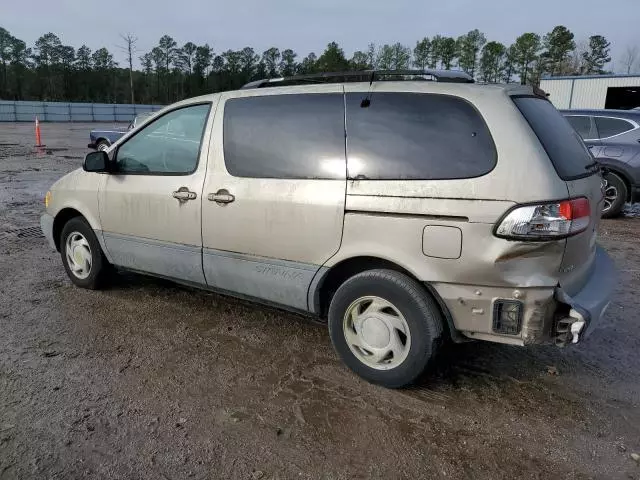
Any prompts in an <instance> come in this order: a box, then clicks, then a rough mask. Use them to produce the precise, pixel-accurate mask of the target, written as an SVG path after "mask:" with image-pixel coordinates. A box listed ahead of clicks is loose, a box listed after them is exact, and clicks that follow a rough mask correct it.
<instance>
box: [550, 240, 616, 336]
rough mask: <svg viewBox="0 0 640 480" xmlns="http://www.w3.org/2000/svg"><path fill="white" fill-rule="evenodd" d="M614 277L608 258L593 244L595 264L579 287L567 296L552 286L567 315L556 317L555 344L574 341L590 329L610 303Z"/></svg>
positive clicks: (610, 261) (559, 288)
mask: <svg viewBox="0 0 640 480" xmlns="http://www.w3.org/2000/svg"><path fill="white" fill-rule="evenodd" d="M617 276H618V275H617V271H616V268H615V265H614V264H613V260H611V257H609V255H608V254H607V252H605V251H604V250H603V249H602V248H601V247H596V258H595V266H594V269H593V271H592V273H591V276H590V277H589V280H588V281H587V283H586V284H585V285H584V287H582V290H580V291H579V292H578V293H576V294H574V295H571V296H570V295H568V294H567V293H566V292H565V291H564V290H563V289H562V287H558V288H556V291H555V294H554V297H555V299H556V300H557V301H558V302H559V304H560V306H562V305H566V306H567V307H569V312H568V314H566V315H561V316H560V318H558V319H557V322H556V328H555V334H556V339H555V340H556V344H558V345H563V344H566V343H578V342H580V341H582V340H584V339H585V338H586V337H588V336H589V335H590V334H591V332H593V330H594V328H595V326H596V325H597V324H598V323H599V322H600V320H601V319H602V317H603V316H604V313H605V311H606V310H607V307H608V306H609V303H610V302H611V297H612V296H613V290H614V288H615V282H616V280H617Z"/></svg>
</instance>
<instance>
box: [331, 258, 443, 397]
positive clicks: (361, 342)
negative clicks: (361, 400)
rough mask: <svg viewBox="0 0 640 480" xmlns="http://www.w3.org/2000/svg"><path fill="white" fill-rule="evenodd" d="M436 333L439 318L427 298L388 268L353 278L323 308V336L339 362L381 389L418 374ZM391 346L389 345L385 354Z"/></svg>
mask: <svg viewBox="0 0 640 480" xmlns="http://www.w3.org/2000/svg"><path fill="white" fill-rule="evenodd" d="M369 302H370V303H369ZM385 302H386V303H387V304H388V306H385ZM367 313H370V315H368V316H367ZM401 326H402V328H405V329H408V332H404V335H403V330H402V329H401V328H396V327H401ZM442 331H443V318H442V314H441V312H440V309H439V308H438V305H437V304H436V302H435V300H434V299H433V298H432V297H431V295H430V294H429V293H428V292H427V291H426V290H425V289H424V287H422V286H421V285H420V284H419V283H418V282H416V281H415V280H414V279H412V278H410V277H408V276H407V275H405V274H403V273H400V272H396V271H393V270H369V271H366V272H362V273H359V274H357V275H354V276H353V277H351V278H349V279H348V280H347V281H345V282H344V283H343V284H342V285H341V286H340V287H339V288H338V290H337V291H336V293H335V295H334V296H333V298H332V299H331V305H330V306H329V335H330V336H331V341H332V343H333V346H334V348H335V350H336V352H337V353H338V355H340V358H341V359H342V361H343V362H344V363H345V364H346V365H347V366H348V367H349V368H350V369H351V370H353V371H354V372H355V373H357V374H358V375H360V376H361V377H362V378H364V379H365V380H367V381H369V382H371V383H375V384H378V385H382V386H384V387H387V388H400V387H404V386H407V385H409V384H411V383H413V382H414V381H415V380H416V379H417V378H418V377H419V376H420V375H421V374H422V373H423V372H424V370H425V369H426V368H427V365H428V364H429V361H430V360H431V359H432V358H433V357H434V356H435V355H436V352H437V349H438V346H439V345H440V339H441V337H442ZM393 339H395V342H394V340H393ZM354 340H355V341H354ZM398 340H399V342H400V343H398ZM367 341H368V342H369V343H368V342H367ZM385 342H387V343H386V346H385ZM391 345H395V347H394V348H391V350H392V351H391V352H389V353H386V354H385V353H384V352H385V350H387V349H389V348H390V346H391ZM381 346H382V347H381ZM379 347H380V348H379Z"/></svg>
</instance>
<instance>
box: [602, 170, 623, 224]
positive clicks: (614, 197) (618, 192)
mask: <svg viewBox="0 0 640 480" xmlns="http://www.w3.org/2000/svg"><path fill="white" fill-rule="evenodd" d="M626 201H627V185H626V184H625V183H624V180H622V178H620V177H619V176H618V175H616V174H615V173H612V172H609V173H607V174H606V175H605V177H604V208H603V209H602V218H614V217H617V216H619V215H620V213H621V212H622V209H623V208H624V204H625V202H626Z"/></svg>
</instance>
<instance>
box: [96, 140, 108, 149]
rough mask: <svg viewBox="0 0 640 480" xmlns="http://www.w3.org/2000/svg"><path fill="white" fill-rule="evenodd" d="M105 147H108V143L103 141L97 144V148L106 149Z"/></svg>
mask: <svg viewBox="0 0 640 480" xmlns="http://www.w3.org/2000/svg"><path fill="white" fill-rule="evenodd" d="M107 148H109V145H107V144H106V143H104V142H103V143H101V144H100V145H98V150H106V149H107Z"/></svg>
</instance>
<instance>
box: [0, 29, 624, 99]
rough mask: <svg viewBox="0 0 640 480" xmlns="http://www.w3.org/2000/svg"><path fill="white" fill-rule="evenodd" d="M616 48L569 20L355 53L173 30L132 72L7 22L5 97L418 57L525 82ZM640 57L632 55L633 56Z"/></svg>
mask: <svg viewBox="0 0 640 480" xmlns="http://www.w3.org/2000/svg"><path fill="white" fill-rule="evenodd" d="M123 38H125V37H123ZM483 47H484V48H483ZM541 50H543V51H542V53H540V52H541ZM609 50H610V44H609V42H608V41H607V40H606V39H605V38H604V37H602V36H600V35H594V36H592V37H590V39H589V47H588V48H587V49H585V50H584V51H582V50H581V51H580V53H577V52H576V51H575V42H574V36H573V34H572V33H571V32H570V31H569V30H568V29H567V28H566V27H564V26H557V27H555V28H554V29H553V30H552V31H551V32H549V33H548V34H546V35H545V36H544V40H543V41H542V40H541V38H540V36H539V35H537V34H535V33H525V34H523V35H521V36H520V37H518V39H517V40H516V41H515V43H514V44H513V45H511V46H510V47H509V48H506V47H505V46H504V45H502V44H500V43H498V42H489V43H486V38H485V35H484V34H483V33H482V32H480V31H478V30H472V31H470V32H469V33H467V34H466V35H463V36H461V37H459V38H458V40H457V41H456V40H455V39H454V38H451V37H444V36H442V35H434V36H432V37H431V38H429V37H427V36H425V37H423V38H422V39H421V40H418V41H417V42H416V43H415V47H414V48H413V49H411V48H409V47H407V46H405V45H402V44H401V43H394V44H387V45H383V46H381V47H379V48H378V47H376V45H375V44H374V43H370V44H368V45H367V47H366V49H364V50H358V51H356V52H354V53H353V56H352V57H351V58H350V59H349V60H347V57H346V56H345V53H344V51H343V49H342V48H340V46H339V45H338V44H337V43H335V42H331V43H329V44H328V45H327V47H326V49H325V50H324V51H323V52H322V54H321V55H320V56H319V57H317V56H316V55H315V53H310V54H308V55H307V56H306V57H299V56H298V54H297V53H296V52H295V51H294V50H292V49H284V50H280V49H278V48H276V47H272V48H269V49H268V50H266V51H264V52H263V53H262V54H259V53H256V52H255V51H254V49H253V48H251V47H244V48H243V49H241V50H237V51H236V50H226V51H224V52H223V53H219V54H216V53H215V52H214V50H213V49H212V48H211V46H209V45H208V44H204V45H196V44H194V43H193V42H186V43H184V45H182V47H179V46H178V44H177V42H176V41H175V40H174V39H173V38H172V37H171V36H169V35H163V36H162V37H161V38H160V39H159V41H158V44H157V45H155V46H153V47H152V48H151V50H150V51H148V52H144V53H142V54H141V55H140V57H139V61H140V66H139V69H135V70H133V71H132V72H131V74H130V72H129V68H128V67H129V64H128V62H127V65H126V67H127V68H122V67H120V66H119V65H118V64H117V63H116V61H115V59H114V57H113V55H112V53H111V52H110V51H109V50H108V49H107V48H106V47H102V48H98V49H97V50H95V51H93V52H92V51H91V49H90V48H89V47H88V46H87V45H82V46H80V48H78V49H77V50H76V49H74V48H73V47H72V46H69V45H64V44H63V42H62V41H61V39H60V38H59V37H58V36H56V35H55V34H54V33H46V34H44V35H42V36H41V37H40V38H38V39H37V40H36V42H35V43H34V45H33V48H28V47H27V44H26V43H25V42H24V41H22V40H20V39H18V38H15V37H13V36H12V35H11V33H10V32H9V31H7V30H6V29H4V28H2V27H0V98H2V99H16V100H25V99H38V100H66V101H93V102H127V101H130V100H131V98H133V95H132V92H133V91H135V93H136V95H135V100H136V101H138V102H141V103H171V102H174V101H176V100H180V99H182V98H185V97H188V96H195V95H201V94H205V93H211V92H217V91H222V90H228V89H236V88H239V87H241V86H242V85H243V84H244V83H246V82H249V81H252V80H257V79H260V78H269V77H279V76H291V75H296V74H311V73H315V72H330V71H344V70H368V69H389V70H394V69H408V68H410V67H411V66H413V67H415V68H418V69H424V68H443V69H451V68H452V67H453V66H454V65H458V66H459V67H460V68H461V69H463V70H465V71H467V72H468V73H470V74H471V75H474V76H477V77H478V78H480V79H482V80H484V81H490V82H496V81H505V82H510V81H512V80H514V78H515V79H518V77H519V80H520V81H521V82H522V83H536V82H537V81H538V80H539V78H540V76H541V75H542V74H544V73H552V74H555V75H558V74H560V75H562V74H565V73H567V72H571V73H573V72H579V73H590V74H593V73H602V72H604V71H605V66H606V64H607V62H609V61H610V57H609ZM634 58H635V57H633V58H632V57H630V60H629V62H628V64H629V65H632V64H633V59H634ZM628 69H629V70H630V69H631V66H629V67H628Z"/></svg>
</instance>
